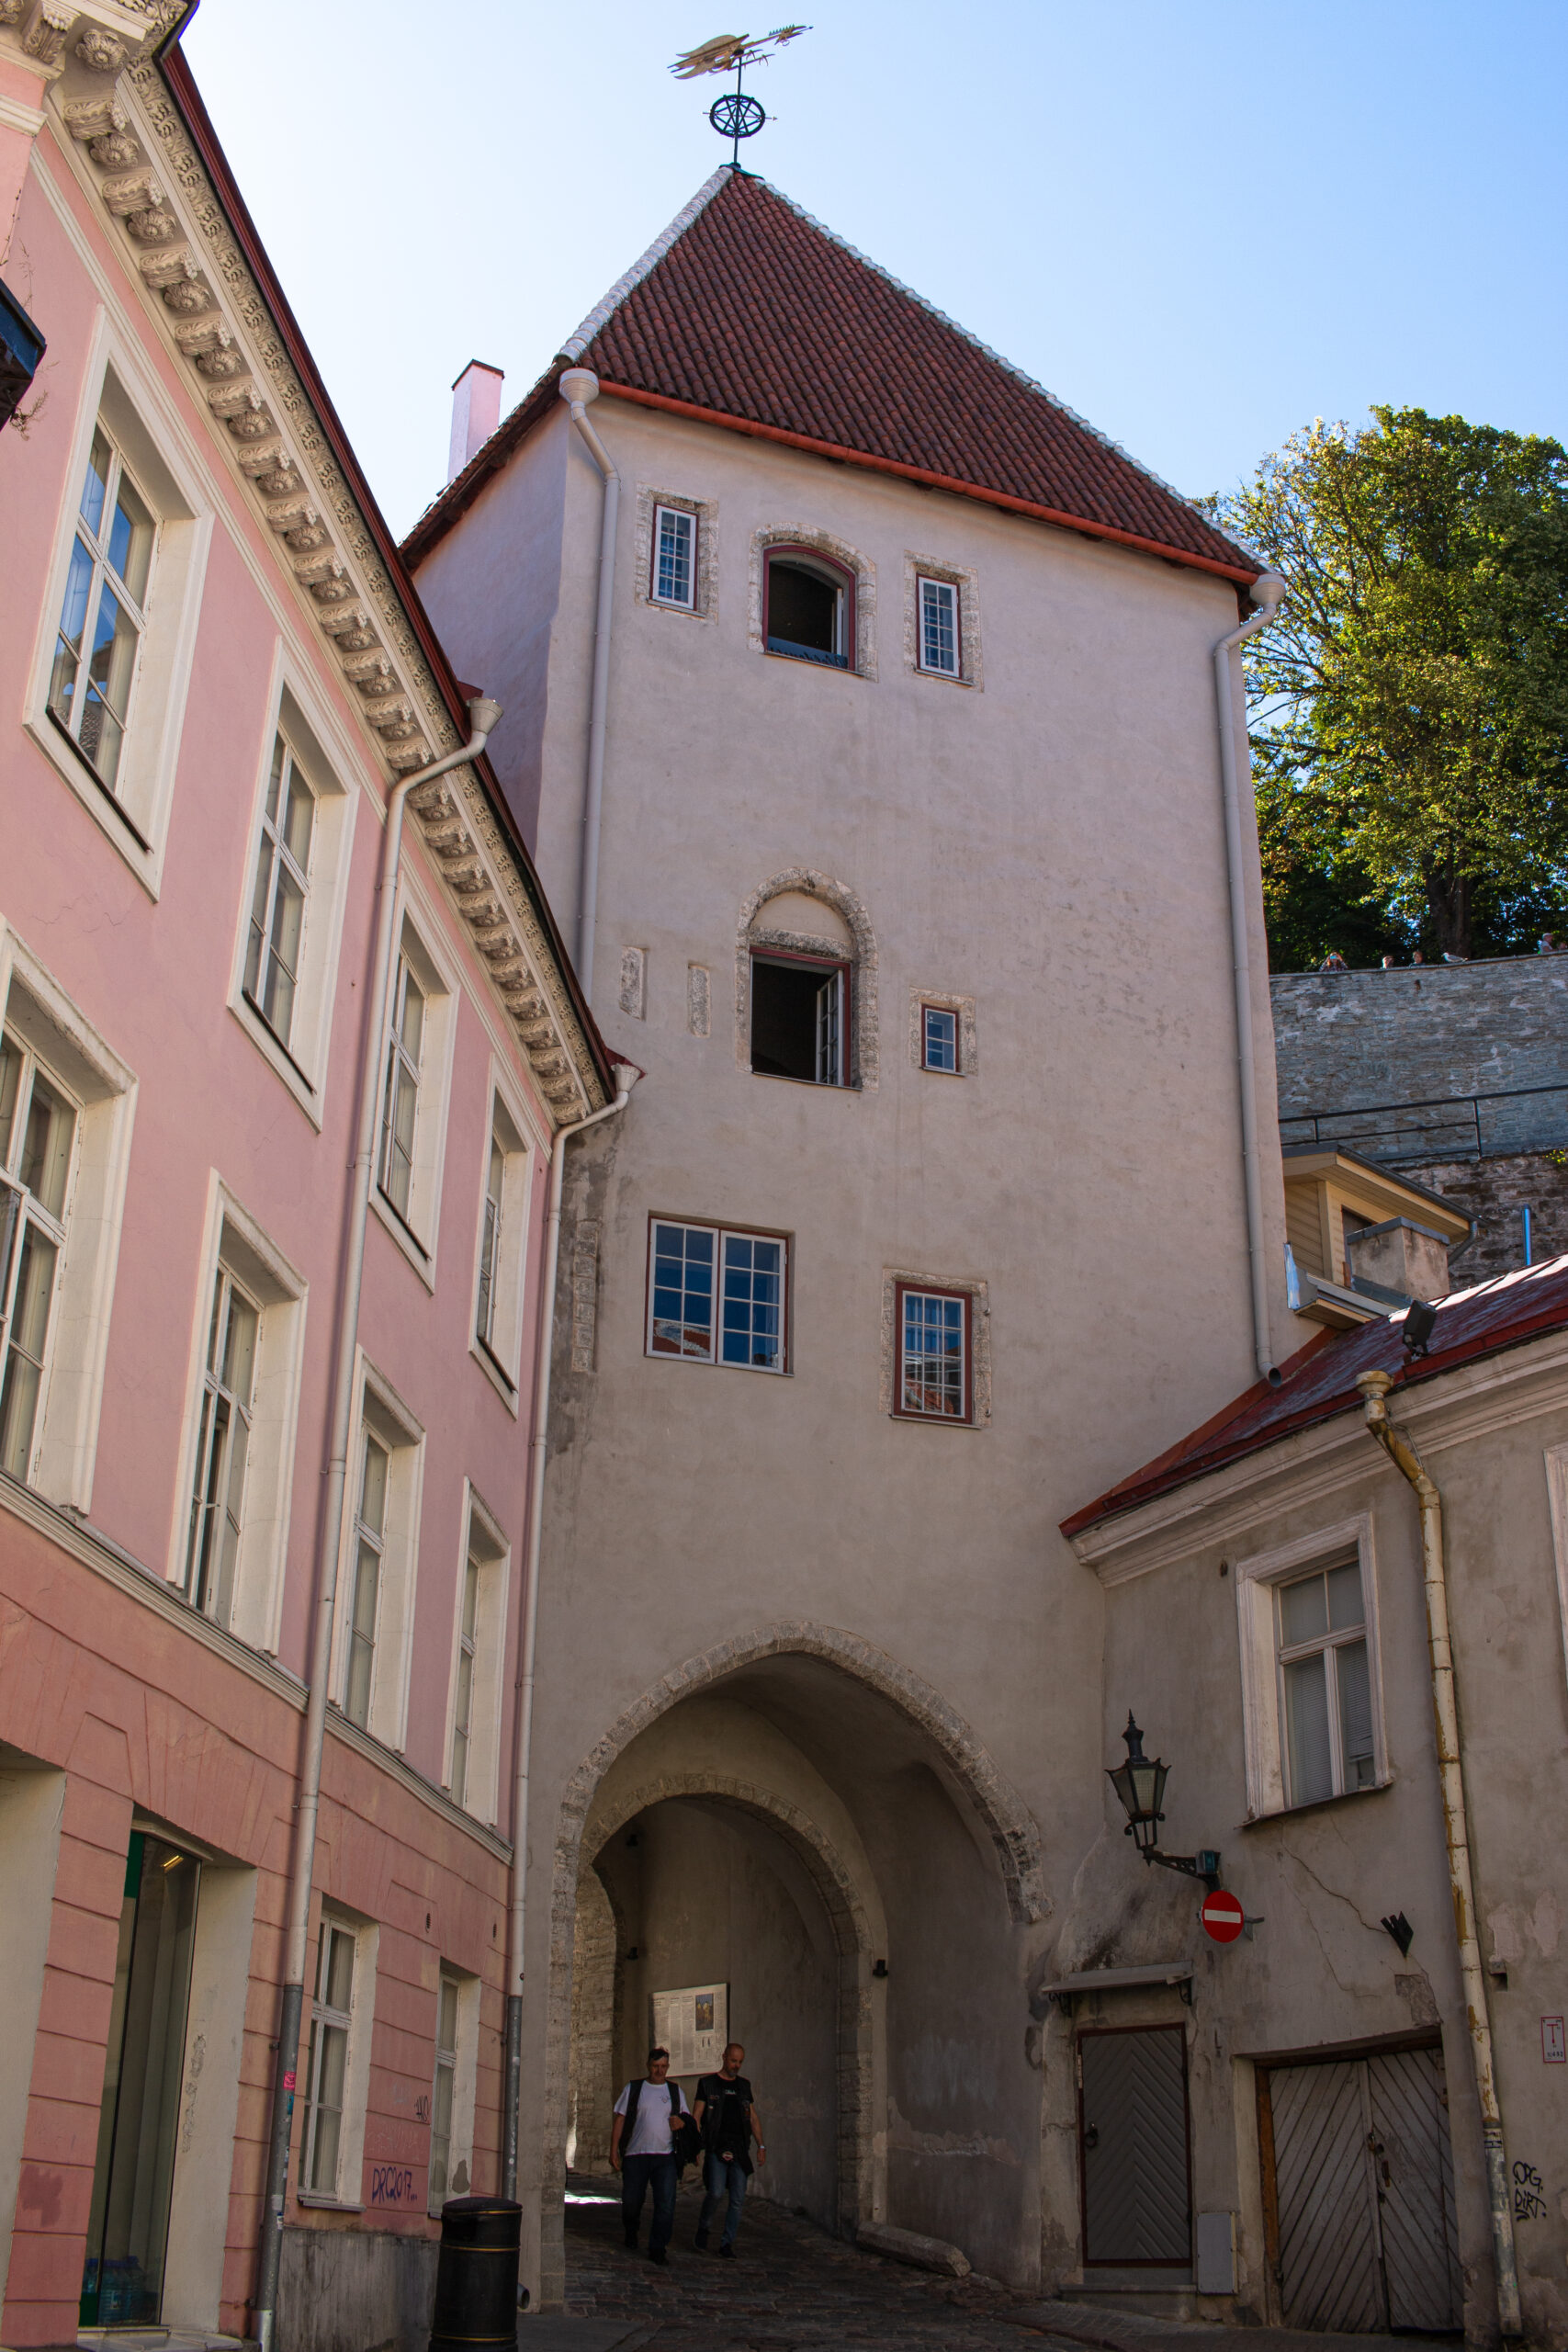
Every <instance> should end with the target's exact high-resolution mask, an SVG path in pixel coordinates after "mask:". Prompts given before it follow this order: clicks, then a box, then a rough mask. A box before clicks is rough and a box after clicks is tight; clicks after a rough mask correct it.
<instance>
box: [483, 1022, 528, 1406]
mask: <svg viewBox="0 0 1568 2352" xmlns="http://www.w3.org/2000/svg"><path fill="white" fill-rule="evenodd" d="M490 1106H491V1111H490V1125H489V1126H488V1128H487V1129H486V1133H485V1145H484V1150H483V1154H482V1156H481V1164H480V1171H479V1230H478V1234H477V1236H476V1238H475V1244H474V1300H473V1313H472V1316H471V1317H470V1318H469V1324H468V1331H469V1339H468V1352H469V1354H470V1355H471V1356H472V1357H473V1358H474V1361H475V1362H476V1363H478V1365H479V1369H480V1370H481V1371H482V1372H483V1373H484V1374H485V1376H486V1378H487V1379H488V1380H489V1381H490V1383H491V1386H492V1387H493V1388H494V1390H495V1392H496V1394H497V1396H498V1397H500V1398H501V1400H502V1403H503V1404H504V1405H505V1407H506V1408H507V1411H508V1412H509V1413H511V1414H512V1415H513V1418H515V1417H516V1415H517V1412H518V1409H519V1400H520V1397H521V1393H522V1379H523V1317H524V1306H525V1288H526V1281H527V1271H528V1261H529V1233H530V1227H531V1221H532V1216H533V1192H534V1147H533V1144H532V1143H531V1142H530V1140H529V1132H530V1130H529V1124H528V1122H527V1121H526V1119H525V1114H524V1112H523V1109H522V1106H521V1104H520V1103H519V1102H518V1100H517V1097H516V1095H515V1093H514V1092H513V1089H512V1087H511V1086H510V1085H508V1084H507V1083H506V1081H505V1078H504V1076H503V1073H502V1066H501V1064H500V1062H499V1061H498V1060H496V1059H495V1058H494V1057H491V1069H490ZM492 1141H493V1142H498V1143H499V1144H500V1145H501V1148H502V1177H501V1231H500V1249H499V1251H498V1252H497V1253H496V1255H495V1262H494V1264H493V1265H492V1267H491V1276H490V1300H491V1313H490V1329H489V1332H488V1334H487V1333H486V1332H485V1331H484V1330H483V1329H481V1310H482V1306H483V1289H484V1272H485V1257H486V1236H487V1233H488V1231H489V1224H490V1163H491V1143H492Z"/></svg>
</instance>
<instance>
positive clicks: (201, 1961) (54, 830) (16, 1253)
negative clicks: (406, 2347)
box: [0, 0, 624, 2346]
mask: <svg viewBox="0 0 1568 2352" xmlns="http://www.w3.org/2000/svg"><path fill="white" fill-rule="evenodd" d="M181 14H182V11H181V9H180V8H179V7H178V6H164V5H162V0H92V5H89V6H86V7H85V8H84V9H83V10H82V11H81V12H80V13H79V14H78V15H76V16H75V17H73V16H72V11H71V8H70V7H69V6H67V7H65V8H64V9H60V8H57V7H55V6H52V5H51V6H49V7H47V8H40V7H37V6H35V7H32V8H30V9H29V8H28V7H27V6H23V7H22V8H21V10H20V12H19V13H18V11H17V9H16V8H14V7H13V8H10V9H0V241H3V240H5V239H6V233H7V232H8V243H6V242H0V266H3V269H4V276H5V279H6V286H7V288H9V291H10V294H11V295H12V296H13V297H14V298H15V300H16V302H17V304H19V305H20V306H21V308H22V310H23V311H25V312H26V313H28V314H30V317H31V318H32V320H33V321H35V322H36V323H37V325H38V327H39V330H40V332H41V334H43V336H44V337H45V338H46V339H47V351H46V354H45V356H44V357H43V359H42V362H41V365H40V366H39V369H38V372H37V374H36V376H35V377H34V379H33V381H32V383H31V387H30V389H29V390H28V391H27V392H26V394H25V396H24V397H23V399H22V402H21V407H20V410H19V413H18V414H17V419H16V421H15V423H14V424H13V425H12V426H11V428H10V429H8V430H6V431H5V433H4V435H3V436H0V513H3V515H4V526H3V544H4V548H5V568H4V578H3V581H0V600H3V607H4V620H3V622H0V712H3V718H0V796H3V797H0V844H3V847H0V1015H3V1029H4V1046H3V1049H0V1272H3V1279H4V1289H3V1292H0V1985H3V1986H4V1997H5V2021H6V2031H5V2034H4V2036H3V2038H0V2297H3V2317H0V2339H3V2340H4V2342H5V2343H6V2344H7V2345H10V2346H32V2345H46V2344H47V2345H58V2344H62V2343H69V2342H71V2341H73V2339H75V2338H76V2337H77V2334H78V2329H79V2328H83V2329H85V2330H86V2331H87V2332H88V2335H89V2339H90V2338H91V2334H92V2331H93V2330H94V2329H101V2328H103V2327H106V2326H110V2325H120V2326H124V2325H126V2324H155V2323H162V2324H164V2326H167V2327H170V2328H172V2329H173V2330H174V2331H175V2335H176V2336H178V2335H181V2334H189V2335H193V2336H194V2337H195V2338H196V2339H197V2340H200V2339H202V2338H203V2337H209V2336H212V2335H219V2334H226V2335H233V2336H239V2335H249V2334H251V2333H252V2332H253V2328H254V2324H255V2319H256V2304H257V2263H258V2241H259V2236H260V2223H261V2217H262V2211H263V2190H264V2182H265V2175H266V2165H267V2161H268V2138H269V2123H270V2118H271V2116H272V2112H273V2098H274V2082H273V2076H274V2066H275V2061H274V2052H275V2049H276V2045H277V2042H278V2040H279V2032H280V2027H279V2012H280V1986H282V1985H285V1983H286V1982H287V1980H288V1977H289V1976H290V1974H291V1973H293V1974H296V1975H297V1978H298V1980H299V1982H301V1983H302V1985H303V2016H302V2019H301V2023H300V2031H299V2056H298V2061H297V2064H296V2066H295V2067H294V2068H293V2069H292V2070H289V2069H288V2066H287V2047H288V2032H287V2019H286V2023H285V2031H284V2037H283V2038H284V2043H285V2053H286V2054H285V2058H284V2060H283V2061H282V2062H281V2066H282V2070H283V2071H285V2072H288V2071H292V2072H294V2073H295V2075H296V2076H297V2083H296V2095H295V2098H294V2101H293V2108H292V2138H291V2143H290V2145H289V2149H288V2194H287V2202H286V2205H285V2207H284V2208H283V2211H282V2222H283V2228H282V2235H281V2280H280V2286H279V2292H278V2305H277V2309H278V2314H279V2317H278V2332H279V2335H281V2336H282V2337H284V2338H285V2339H286V2340H287V2341H288V2342H289V2343H290V2345H294V2344H304V2343H306V2342H308V2341H312V2340H320V2341H323V2342H324V2341H327V2340H329V2339H330V2335H331V2329H332V2326H333V2312H334V2311H346V2312H352V2314H353V2321H354V2325H355V2329H356V2331H357V2333H358V2338H359V2340H360V2341H371V2340H385V2339H389V2338H392V2337H395V2336H396V2335H398V2334H399V2332H400V2329H406V2328H407V2327H408V2326H410V2325H411V2324H412V2325H416V2326H417V2324H418V2321H419V2318H420V2315H421V2314H420V2292H421V2290H422V2287H423V2285H425V2284H427V2283H428V2272H429V2267H430V2260H431V2245H430V2241H431V2240H432V2239H433V2237H434V2230H435V2224H434V2222H433V2221H432V2219H431V2218H430V2217H431V2214H432V2212H433V2211H435V2210H437V2209H438V2208H439V2206H440V2204H441V2202H442V2200H443V2199H444V2198H445V2197H446V2196H448V2195H453V2194H460V2193H462V2192H464V2191H465V2190H468V2189H469V2188H473V2189H493V2188H496V2187H497V2186H498V2185H499V2184H500V2180H501V2177H502V2172H501V2165H502V2156H501V2149H502V2106H503V2093H502V2083H503V2065H502V2062H503V2041H502V2029H503V2018H504V2003H505V1997H506V1993H507V1990H508V1977H507V1971H508V1966H509V1962H508V1952H509V1934H510V1921H509V1902H510V1899H511V1894H512V1883H511V1877H510V1870H511V1860H512V1850H513V1849H512V1843H511V1840H512V1837H513V1804H514V1790H515V1777H514V1776H515V1769H516V1767H515V1757H516V1751H517V1740H516V1724H515V1721H514V1717H515V1714H516V1706H515V1700H516V1694H517V1691H518V1688H519V1678H520V1642H521V1639H522V1634H521V1631H520V1629H521V1628H523V1627H525V1624H526V1623H527V1618H528V1609H527V1602H528V1596H529V1586H530V1564H531V1550H530V1532H529V1531H530V1442H531V1438H532V1436H533V1419H534V1411H535V1403H536V1396H537V1393H538V1379H537V1371H538V1322H539V1315H538V1306H539V1299H540V1296H541V1293H542V1284H543V1282H544V1280H545V1279H546V1275H547V1267H548V1266H549V1263H550V1235H549V1231H548V1214H547V1211H548V1201H549V1197H550V1168H551V1159H552V1147H553V1146H554V1144H555V1142H556V1139H557V1138H558V1137H559V1136H561V1134H562V1131H563V1129H565V1128H567V1127H570V1125H573V1124H574V1123H576V1122H578V1121H580V1120H582V1119H585V1118H588V1117H591V1116H592V1115H593V1114H595V1113H598V1112H601V1111H603V1110H604V1109H606V1107H607V1106H611V1104H612V1098H613V1097H615V1093H616V1080H615V1075H614V1073H613V1070H612V1068H611V1065H610V1063H609V1060H608V1058H607V1057H606V1054H605V1050H604V1046H603V1044H602V1042H601V1041H600V1039H599V1037H598V1035H597V1032H596V1030H595V1028H594V1026H593V1023H592V1019H591V1017H590V1015H589V1013H588V1012H587V1009H586V1006H585V1003H584V1001H583V998H582V996H581V991H580V990H579V988H578V984H577V982H576V979H575V978H574V977H573V974H572V971H571V969H570V965H569V963H568V961H567V958H566V956H565V954H564V952H563V950H562V947H561V944H560V941H559V938H558V933H557V931H556V928H555V925H554V922H553V920H552V918H551V915H550V912H549V910H548V907H547V904H546V903H545V900H544V898H543V895H542V893H541V890H540V888H539V885H538V883H537V880H536V876H535V874H534V870H533V867H532V865H531V864H530V862H529V859H528V856H527V854H526V852H525V849H524V847H523V845H522V842H521V838H520V836H519V834H518V832H517V830H516V827H515V824H514V822H513V819H512V818H511V816H510V814H509V812H508V810H507V807H506V804H505V801H504V799H503V798H502V795H501V794H500V792H499V791H498V789H497V788H496V786H495V782H494V778H493V776H492V775H491V770H490V767H489V765H488V763H487V761H486V759H485V757H484V755H483V753H482V751H479V752H476V753H475V754H474V756H473V757H472V758H471V760H470V761H469V762H468V763H462V759H461V752H462V747H463V746H464V745H465V743H466V742H468V741H470V725H472V726H473V728H474V729H475V731H476V732H482V730H483V727H484V725H485V723H486V722H487V720H489V719H491V718H493V715H494V714H493V711H486V710H485V709H484V708H483V707H481V706H476V708H478V710H479V717H478V718H477V719H475V720H474V721H472V722H470V719H469V717H468V712H467V711H466V709H465V697H466V695H468V694H469V693H470V692H471V691H472V690H471V689H468V688H465V687H460V686H459V684H458V683H457V680H456V679H455V678H454V677H453V675H452V673H451V671H450V669H449V667H448V666H447V663H446V660H445V658H444V656H443V654H442V652H441V650H440V648H439V646H438V645H437V643H436V641H435V639H434V635H433V633H432V631H431V628H430V626H429V624H428V622H427V621H426V619H425V617H424V616H423V611H422V609H421V606H420V604H419V601H418V598H417V597H416V595H415V594H414V593H413V590H412V587H411V585H410V582H409V580H408V576H407V574H406V572H405V571H404V568H403V565H402V563H401V561H400V558H399V556H398V554H397V552H396V549H395V548H394V546H393V543H392V541H391V539H390V537H389V534H388V532H387V529H386V527H385V526H384V524H383V523H382V521H381V518H380V516H379V515H378V512H377V510H376V506H375V504H374V502H373V500H372V499H371V497H370V495H369V493H368V491H367V488H366V485H365V483H364V481H363V480H362V478H361V476H360V473H359V471H358V469H357V466H356V464H355V458H354V457H353V454H352V452H351V451H350V449H349V448H348V447H347V445H346V442H345V440H344V435H343V431H342V428H341V426H340V425H339V424H338V423H337V420H336V418H335V416H334V415H333V410H332V407H331V405H330V403H329V401H327V399H326V396H325V394H324V392H323V390H322V389H321V384H320V382H319V380H318V379H317V377H316V375H315V372H314V368H313V366H312V363H311V361H310V355H309V353H308V352H307V351H306V350H305V348H304V345H303V344H302V342H301V339H300V336H299V331H298V328H297V327H296V326H295V324H294V322H293V320H292V318H291V316H290V313H289V311H288V305H287V303H286V302H285V300H284V299H283V297H282V294H281V292H280V291H279V289H278V288H277V286H276V283H275V281H274V279H273V277H272V276H271V273H270V270H269V267H268V265H267V263H266V260H265V254H263V253H262V251H261V249H260V246H259V244H258V243H257V240H256V237H255V233H254V229H253V227H252V225H251V223H250V220H249V218H248V216H247V214H246V212H245V209H244V207H243V203H242V202H241V200H240V198H239V197H238V195H237V193H236V191H235V189H234V188H233V186H232V184H231V180H230V178H229V175H228V173H227V168H226V166H225V164H224V162H223V159H222V156H221V154H220V152H219V150H218V147H217V144H216V141H214V139H213V136H212V133H211V130H210V126H209V124H208V122H207V119H206V117H205V114H204V112H203V110H202V107H201V105H200V102H199V99H198V98H197V96H196V94H195V91H194V89H193V87H192V85H191V82H190V79H189V76H188V73H187V71H186V66H185V64H184V61H183V59H182V58H181V57H180V55H179V53H178V51H177V50H174V49H169V50H168V51H167V52H166V54H164V56H163V57H162V58H160V57H159V56H158V55H157V54H156V53H155V49H154V44H155V43H156V42H157V41H158V40H160V39H166V37H167V35H168V34H169V31H170V28H171V25H172V24H174V23H175V21H176V20H177V19H178V18H179V17H180V16H181ZM141 35H145V36H146V39H145V40H143V45H142V47H141V48H140V49H138V48H137V46H136V42H137V40H138V38H139V37H140V36H141ZM481 683H482V682H481ZM448 752H457V755H458V756H457V760H456V761H454V762H453V763H452V764H451V765H450V766H449V767H448V769H447V771H446V774H444V775H440V776H438V777H435V778H433V779H431V780H429V781H427V782H424V783H423V784H420V783H416V784H415V785H414V786H413V788H412V790H411V791H410V792H409V793H408V796H407V800H406V808H407V822H406V825H405V826H404V827H403V830H402V832H401V844H400V856H398V857H397V858H396V860H395V861H394V859H393V856H392V846H393V842H394V839H395V835H396V828H395V826H393V825H391V824H389V821H388V811H389V806H390V796H392V795H393V793H394V788H395V786H396V785H397V783H398V780H399V779H400V778H401V779H403V780H405V782H406V780H407V779H409V778H410V777H417V776H419V775H421V774H422V772H423V770H424V769H425V768H426V767H427V766H429V765H430V764H432V763H436V762H439V761H440V760H441V759H442V758H443V756H444V755H445V754H446V753H448ZM402 805H403V804H402V803H401V802H400V808H401V806H402ZM378 922H379V924H380V929H379V931H378ZM383 950H384V954H383ZM383 981H384V984H385V1000H386V1001H385V1007H384V1017H382V1018H379V1019H378V1001H379V998H380V995H381V989H382V983H383ZM623 1099H624V1098H623ZM356 1199H357V1201H358V1203H359V1204H360V1208H359V1214H357V1215H356V1210H355V1202H356ZM360 1237H362V1240H363V1255H362V1263H363V1286H362V1292H361V1291H360V1290H359V1289H358V1285H357V1283H356V1280H355V1263H356V1261H357V1256H358V1251H357V1246H356V1245H357V1240H358V1238H360ZM334 1454H337V1455H338V1456H339V1465H338V1473H337V1476H336V1477H335V1478H334V1476H333V1466H332V1464H333V1455H334ZM323 1596H324V1597H325V1599H326V1600H327V1601H328V1602H330V1604H331V1605H330V1607H328V1608H326V1609H323V1605H322V1604H323ZM323 1707H324V1720H323ZM318 1732H319V1733H320V1735H321V1736H320V1737H319V1739H318V1738H317V1737H316V1736H315V1735H316V1734H317V1733H318ZM318 1748H319V1752H320V1758H321V1762H320V1803H319V1818H318V1821H317V1829H318V1835H317V1837H316V1838H315V1839H314V1841H313V1842H312V1841H311V1839H310V1836H309V1824H310V1810H311V1805H312V1804H313V1802H314V1790H313V1778H312V1763H311V1759H312V1757H313V1755H314V1754H315V1753H316V1752H317V1749H318ZM301 1819H302V1820H304V1821H305V1823H306V1825H307V1829H306V1835H305V1836H304V1837H303V1838H301V1837H300V1836H299V1835H298V1834H297V1823H298V1821H299V1820H301ZM291 1901H292V1903H293V1905H294V1906H295V1917H296V1924H297V1928H298V1934H297V1937H296V1938H295V1939H294V1940H295V1944H296V1945H297V1952H296V1953H295V1955H294V1956H293V1957H291V1950H290V1935H289V1927H288V1922H289V1917H290V1904H291ZM307 1906H308V1907H307ZM285 2111H287V2109H285ZM411 2241H412V2242H414V2243H413V2244H411V2243H410V2242H411ZM307 2310H308V2315H309V2316H308V2324H307V2318H306V2316H305V2315H306V2313H307ZM296 2315H298V2316H296ZM312 2330H314V2331H315V2335H314V2336H312V2334H311V2331H312ZM265 2332H269V2331H267V2330H264V2333H265Z"/></svg>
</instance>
